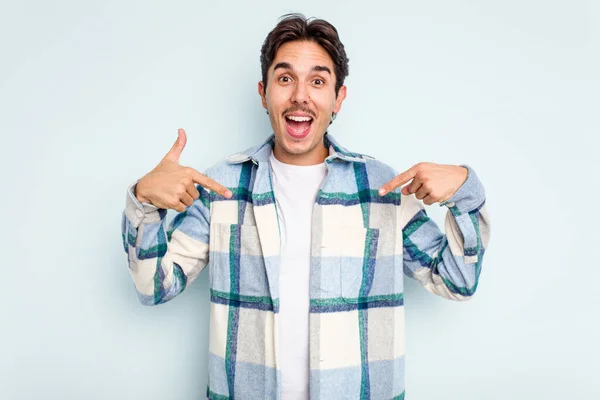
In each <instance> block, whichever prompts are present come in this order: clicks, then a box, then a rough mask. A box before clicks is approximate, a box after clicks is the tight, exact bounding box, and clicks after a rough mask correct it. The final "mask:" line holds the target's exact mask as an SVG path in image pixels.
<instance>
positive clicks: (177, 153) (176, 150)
mask: <svg viewBox="0 0 600 400" xmlns="http://www.w3.org/2000/svg"><path fill="white" fill-rule="evenodd" d="M177 134H178V136H177V140H176V141H175V144H173V147H171V150H169V152H168V153H167V155H166V156H165V159H166V160H169V161H172V162H176V163H178V164H179V157H181V153H182V152H183V149H184V148H185V144H186V143H187V136H186V134H185V130H183V128H179V129H178V130H177Z"/></svg>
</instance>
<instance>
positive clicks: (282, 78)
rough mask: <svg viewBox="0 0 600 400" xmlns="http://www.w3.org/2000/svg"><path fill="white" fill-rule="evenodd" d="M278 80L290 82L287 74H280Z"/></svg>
mask: <svg viewBox="0 0 600 400" xmlns="http://www.w3.org/2000/svg"><path fill="white" fill-rule="evenodd" d="M279 82H281V83H288V82H290V78H289V77H288V76H282V77H280V78H279Z"/></svg>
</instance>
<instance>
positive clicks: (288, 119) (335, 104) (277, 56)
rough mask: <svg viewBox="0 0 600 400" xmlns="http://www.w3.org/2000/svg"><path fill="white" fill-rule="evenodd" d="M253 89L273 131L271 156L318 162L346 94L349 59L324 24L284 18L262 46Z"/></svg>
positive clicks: (300, 17) (333, 31) (296, 16)
mask: <svg viewBox="0 0 600 400" xmlns="http://www.w3.org/2000/svg"><path fill="white" fill-rule="evenodd" d="M260 62H261V69H262V81H260V82H259V83H258V93H259V94H260V96H261V99H262V105H263V107H264V108H266V109H267V112H268V113H269V117H270V119H271V125H272V126H273V131H274V133H275V150H274V151H275V156H276V157H277V158H278V159H279V160H281V161H283V162H286V163H289V164H297V165H311V164H317V163H321V162H323V159H324V158H325V157H326V156H327V149H325V148H324V147H323V145H322V143H323V136H324V134H325V132H326V130H327V127H328V126H329V124H330V123H331V121H332V115H334V114H337V113H338V112H339V111H340V109H341V107H342V102H343V101H344V99H345V98H346V87H345V86H344V79H345V78H346V76H348V57H347V56H346V52H345V50H344V45H343V44H342V43H341V42H340V39H339V36H338V33H337V30H336V29H335V27H334V26H333V25H331V24H330V23H329V22H327V21H324V20H320V19H307V18H305V17H304V16H303V15H299V14H290V15H286V16H284V17H283V18H282V19H281V20H280V22H279V23H278V24H277V26H276V27H275V28H274V29H273V30H272V31H271V32H270V33H269V34H268V35H267V38H266V39H265V42H264V44H263V46H262V49H261V54H260Z"/></svg>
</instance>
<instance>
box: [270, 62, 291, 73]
mask: <svg viewBox="0 0 600 400" xmlns="http://www.w3.org/2000/svg"><path fill="white" fill-rule="evenodd" d="M277 68H283V69H291V70H293V69H294V68H292V65H291V64H290V63H287V62H280V63H277V64H275V68H273V71H275V70H276V69H277Z"/></svg>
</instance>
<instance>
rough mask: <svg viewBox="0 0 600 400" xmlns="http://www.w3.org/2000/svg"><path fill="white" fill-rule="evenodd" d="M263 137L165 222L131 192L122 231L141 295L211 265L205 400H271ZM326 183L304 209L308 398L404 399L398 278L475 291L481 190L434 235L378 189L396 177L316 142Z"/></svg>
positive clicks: (270, 277)
mask: <svg viewBox="0 0 600 400" xmlns="http://www.w3.org/2000/svg"><path fill="white" fill-rule="evenodd" d="M273 143H274V142H273V136H271V137H270V138H269V139H268V140H267V141H266V142H265V143H263V144H262V145H260V146H258V147H256V148H253V149H249V150H248V151H246V152H243V153H239V154H236V155H233V156H231V157H229V158H228V159H227V160H226V161H223V162H221V163H219V164H217V165H216V166H214V167H212V168H210V169H209V170H208V171H206V174H207V175H208V176H210V177H212V178H213V179H215V180H216V181H218V182H220V183H221V184H222V185H224V186H226V187H228V188H229V189H230V190H231V191H232V192H233V197H232V198H231V199H225V198H223V197H221V196H219V195H217V194H215V193H213V192H209V191H207V190H205V189H204V188H201V187H199V186H198V189H199V191H200V194H201V196H200V198H199V199H198V200H196V201H195V202H194V204H193V205H192V206H191V207H188V209H187V210H186V211H185V212H183V213H179V214H177V215H176V217H175V218H174V219H173V221H172V222H171V223H170V224H169V225H167V221H166V211H165V210H158V209H156V208H155V207H153V206H151V205H149V204H140V203H139V202H138V201H137V199H136V198H135V195H134V190H135V186H132V187H131V188H130V190H129V193H128V196H127V204H126V208H125V211H124V213H123V220H122V234H123V244H124V247H125V251H126V253H127V255H128V262H129V269H130V272H131V276H132V278H133V281H134V283H135V287H136V289H137V292H138V295H139V299H140V301H141V302H142V303H143V304H146V305H156V304H160V303H164V302H166V301H169V300H170V299H172V298H173V297H175V296H177V295H178V294H180V293H181V292H182V291H183V290H184V289H185V288H186V287H187V285H189V284H190V283H191V282H192V281H193V280H194V279H195V278H196V277H197V276H198V274H199V273H200V272H201V271H202V269H203V268H204V267H205V266H206V265H208V266H209V279H210V292H211V293H210V294H211V296H210V298H211V305H210V344H209V350H210V356H209V377H208V388H207V397H208V398H209V399H218V400H225V399H239V400H244V399H251V400H255V399H280V395H281V393H280V392H281V374H280V369H279V361H280V349H279V341H280V340H279V329H278V328H279V323H280V320H279V277H278V266H279V264H278V263H279V251H280V236H279V227H278V218H277V209H276V206H275V198H274V195H273V188H272V185H271V172H270V171H271V169H270V165H269V161H268V160H269V156H270V154H271V152H272V146H273ZM325 146H326V147H327V148H328V149H329V157H327V159H326V160H325V162H326V166H327V169H328V174H327V177H326V179H325V181H324V182H323V184H322V186H321V188H320V190H319V192H318V194H317V198H316V200H315V206H314V212H313V220H312V233H313V234H312V250H311V266H310V398H311V399H312V400H338V399H339V400H352V399H357V400H358V399H360V400H366V399H373V400H380V399H381V400H383V399H386V400H387V399H404V398H405V388H404V354H405V353H404V295H403V286H404V275H407V276H409V277H411V278H414V279H416V280H418V281H419V282H420V283H421V284H422V285H423V286H424V287H425V288H426V289H427V290H429V291H430V292H432V293H435V294H437V295H440V296H443V297H446V298H449V299H453V300H466V299H469V298H470V297H471V296H472V295H473V293H474V292H475V290H476V288H477V284H478V278H479V274H480V272H481V264H482V260H483V255H484V252H485V249H486V247H487V243H488V240H489V220H488V216H487V212H486V207H485V191H484V188H483V186H482V184H481V183H480V181H479V180H478V178H477V176H476V174H475V172H474V171H473V170H472V169H471V168H470V167H468V166H467V168H468V170H469V175H468V178H467V181H466V182H465V183H464V184H463V186H461V188H460V189H459V190H458V191H457V192H456V193H455V194H454V196H453V197H452V198H451V199H449V200H447V201H446V202H445V203H444V204H443V205H445V206H447V207H448V213H447V217H446V220H445V230H446V235H444V234H442V233H441V232H440V230H439V228H438V227H437V225H436V224H435V223H434V222H433V221H432V220H430V219H429V217H428V216H427V214H426V212H425V210H424V206H423V204H422V202H421V201H419V200H417V199H416V198H415V197H414V195H411V196H407V197H405V196H403V195H401V194H400V192H399V190H398V189H397V190H395V191H393V192H391V193H389V194H387V195H386V196H383V197H380V196H379V194H378V193H377V190H378V188H379V187H380V186H381V185H383V184H384V183H386V182H388V181H389V180H390V179H392V178H393V177H394V176H395V175H397V171H394V170H393V169H392V168H390V167H388V166H387V165H385V164H383V163H381V162H379V161H377V160H375V159H373V158H371V157H368V156H364V155H360V154H356V153H351V152H349V151H347V150H345V149H344V148H343V147H342V146H340V145H339V144H338V143H337V142H336V141H335V139H334V138H333V137H332V136H331V135H329V134H327V135H326V136H325Z"/></svg>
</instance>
